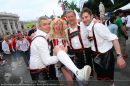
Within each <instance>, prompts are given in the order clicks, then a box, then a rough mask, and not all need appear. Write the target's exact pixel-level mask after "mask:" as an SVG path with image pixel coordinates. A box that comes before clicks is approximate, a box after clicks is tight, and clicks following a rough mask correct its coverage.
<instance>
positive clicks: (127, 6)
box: [120, 3, 130, 10]
mask: <svg viewBox="0 0 130 86" xmlns="http://www.w3.org/2000/svg"><path fill="white" fill-rule="evenodd" d="M120 9H122V10H127V9H130V3H128V4H127V5H125V6H123V7H121V8H120Z"/></svg>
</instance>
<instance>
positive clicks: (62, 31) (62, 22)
mask: <svg viewBox="0 0 130 86" xmlns="http://www.w3.org/2000/svg"><path fill="white" fill-rule="evenodd" d="M58 21H60V22H61V28H60V34H61V37H62V38H66V33H65V22H64V21H63V20H61V19H55V20H53V21H52V22H51V30H50V36H51V37H52V38H55V37H56V33H55V27H54V26H55V24H56V23H57V22H58Z"/></svg>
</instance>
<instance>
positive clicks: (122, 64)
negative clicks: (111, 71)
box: [117, 57, 126, 69]
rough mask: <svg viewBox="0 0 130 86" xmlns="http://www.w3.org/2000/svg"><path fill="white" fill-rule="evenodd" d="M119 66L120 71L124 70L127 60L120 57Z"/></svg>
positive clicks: (118, 59)
mask: <svg viewBox="0 0 130 86" xmlns="http://www.w3.org/2000/svg"><path fill="white" fill-rule="evenodd" d="M117 65H118V67H119V68H120V69H123V68H125V67H126V62H125V60H124V59H123V57H119V58H117Z"/></svg>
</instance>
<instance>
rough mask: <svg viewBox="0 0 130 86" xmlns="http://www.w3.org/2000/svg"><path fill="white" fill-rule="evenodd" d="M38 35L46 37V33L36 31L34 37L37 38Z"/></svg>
mask: <svg viewBox="0 0 130 86" xmlns="http://www.w3.org/2000/svg"><path fill="white" fill-rule="evenodd" d="M39 35H40V36H44V37H46V36H47V33H45V32H44V31H42V30H39V29H37V31H36V35H35V36H34V37H36V36H39Z"/></svg>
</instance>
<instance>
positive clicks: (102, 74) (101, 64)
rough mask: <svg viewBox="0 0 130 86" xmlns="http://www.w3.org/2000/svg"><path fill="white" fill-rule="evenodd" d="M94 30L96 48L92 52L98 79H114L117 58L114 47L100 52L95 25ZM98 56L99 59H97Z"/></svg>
mask: <svg viewBox="0 0 130 86" xmlns="http://www.w3.org/2000/svg"><path fill="white" fill-rule="evenodd" d="M92 32H93V41H94V46H95V50H96V51H93V52H92V57H93V62H94V69H95V72H96V74H97V80H113V79H114V66H115V58H114V55H113V48H112V49H110V50H109V51H107V52H106V53H100V52H99V51H98V46H97V41H96V37H95V34H94V25H93V27H92ZM97 55H99V56H98V58H97V60H96V59H95V58H96V56H97Z"/></svg>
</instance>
